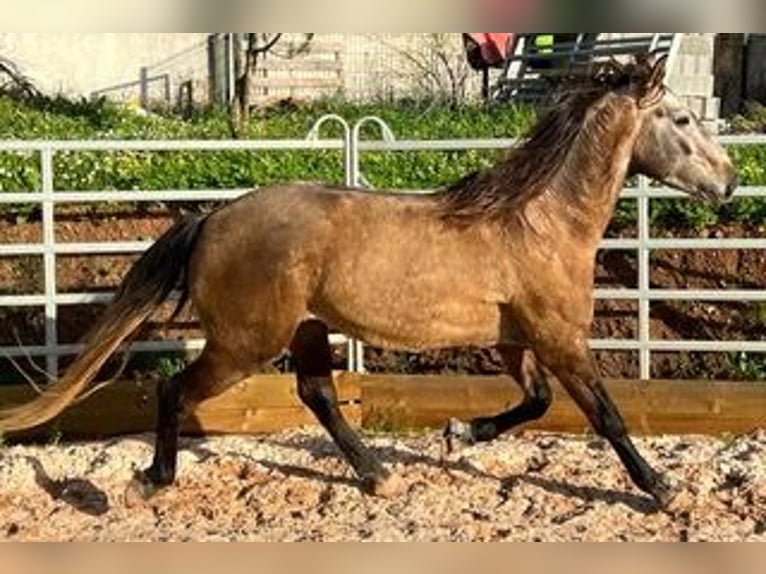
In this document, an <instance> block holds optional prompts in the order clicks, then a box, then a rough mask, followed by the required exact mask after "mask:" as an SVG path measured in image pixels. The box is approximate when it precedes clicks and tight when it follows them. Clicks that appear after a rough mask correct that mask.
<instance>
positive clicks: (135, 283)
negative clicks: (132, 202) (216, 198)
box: [0, 216, 205, 432]
mask: <svg viewBox="0 0 766 574" xmlns="http://www.w3.org/2000/svg"><path fill="white" fill-rule="evenodd" d="M204 220H205V218H204V216H188V217H186V218H184V219H183V220H181V221H179V222H178V223H176V224H175V225H174V226H173V227H171V228H170V229H169V230H168V231H166V232H165V233H164V234H163V235H162V236H161V237H160V238H159V239H158V240H157V241H156V242H155V243H154V245H152V246H151V247H150V248H149V249H148V250H147V251H146V252H145V253H144V254H143V256H141V258H140V259H139V260H138V261H137V262H136V263H135V264H134V265H133V267H131V269H130V271H128V274H127V275H126V276H125V278H124V279H123V281H122V283H121V284H120V286H119V288H118V290H117V294H116V295H115V298H114V300H113V301H112V302H111V303H110V304H109V306H108V307H107V308H106V310H105V311H104V313H103V315H102V316H101V319H100V320H99V321H98V323H96V325H95V326H94V327H93V328H92V329H91V330H90V331H89V333H88V334H87V335H86V336H85V349H83V351H82V352H81V353H80V354H79V355H78V357H77V358H76V359H75V361H74V363H72V365H71V366H70V367H69V368H68V369H67V371H66V373H65V374H64V375H63V377H62V378H61V379H60V380H58V381H57V382H56V383H54V384H52V385H51V386H50V388H48V389H46V391H45V392H44V393H43V394H41V395H40V396H39V397H37V398H36V399H35V400H33V401H31V402H29V403H27V404H25V405H21V406H18V407H13V408H10V409H7V410H3V411H0V432H7V431H14V430H23V429H27V428H31V427H34V426H37V425H40V424H42V423H44V422H46V421H48V420H50V419H52V418H53V417H55V416H56V415H58V414H59V413H61V411H63V410H64V409H65V408H66V407H67V406H68V405H69V404H71V403H72V401H74V400H75V399H76V398H77V397H78V396H79V395H80V394H81V393H82V391H83V390H84V389H85V388H86V387H87V386H88V384H89V383H90V382H91V381H92V380H93V378H94V377H95V376H96V374H97V373H98V371H99V369H101V367H102V366H103V365H104V363H105V362H106V360H107V359H108V358H109V356H110V355H111V354H112V353H114V351H116V350H117V348H118V347H119V346H120V344H121V343H122V342H123V341H124V340H125V339H126V338H127V337H128V336H129V335H130V334H131V333H133V332H134V331H135V330H136V329H137V328H138V327H139V326H140V325H141V324H142V323H143V322H144V321H146V320H147V319H148V318H149V317H150V316H151V314H152V313H153V312H154V311H155V310H156V309H157V307H159V306H160V305H161V304H162V303H163V302H164V301H165V300H166V299H167V298H168V296H169V295H170V293H171V292H172V291H173V290H174V289H180V291H181V300H180V302H179V306H178V307H177V308H176V312H178V310H179V309H180V307H181V306H182V305H183V303H184V302H185V301H186V299H187V298H188V293H189V285H188V281H187V270H188V266H189V259H190V257H191V254H192V251H193V249H194V244H195V242H196V240H197V237H198V236H199V233H200V231H201V229H202V224H203V223H204Z"/></svg>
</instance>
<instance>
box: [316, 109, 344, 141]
mask: <svg viewBox="0 0 766 574" xmlns="http://www.w3.org/2000/svg"><path fill="white" fill-rule="evenodd" d="M327 122H337V123H339V124H340V125H341V127H342V128H343V136H344V137H343V139H345V140H346V141H347V142H348V141H349V140H350V138H351V126H349V125H348V122H347V121H346V120H345V119H344V118H342V117H341V116H339V115H338V114H326V115H324V116H322V117H321V118H319V119H318V120H317V121H315V122H314V125H313V126H311V129H310V130H309V131H308V133H307V134H306V139H307V140H310V141H311V140H318V139H319V133H320V130H321V129H322V126H323V125H324V124H326V123H327Z"/></svg>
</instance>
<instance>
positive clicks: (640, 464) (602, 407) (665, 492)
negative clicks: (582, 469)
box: [536, 332, 675, 508]
mask: <svg viewBox="0 0 766 574" xmlns="http://www.w3.org/2000/svg"><path fill="white" fill-rule="evenodd" d="M559 333H561V332H559ZM561 340H562V338H559V337H557V338H556V339H555V340H553V341H545V342H542V343H541V344H540V345H539V346H538V347H537V348H536V351H537V353H538V356H539V358H540V361H541V362H542V363H543V364H544V365H545V366H546V367H548V368H549V369H550V370H551V371H552V372H553V374H554V375H556V377H557V378H558V379H559V380H560V381H561V384H562V386H563V387H564V388H565V389H566V390H567V392H568V393H569V394H570V396H571V397H572V398H573V399H574V401H575V402H576V403H577V405H578V406H579V407H580V409H581V410H582V411H583V412H584V413H585V416H586V417H587V418H588V421H590V423H591V425H592V426H593V428H594V430H595V431H596V432H597V433H598V434H599V435H600V436H602V437H604V438H606V439H607V440H608V441H609V443H610V444H611V445H612V447H613V448H614V449H615V451H616V452H617V455H618V456H619V458H620V460H621V461H622V463H623V464H624V465H625V468H626V469H627V471H628V474H629V475H630V477H631V478H632V479H633V482H634V483H635V484H636V486H638V487H639V488H640V489H641V490H643V491H644V492H646V493H648V494H650V495H652V496H653V497H654V499H655V500H656V501H657V502H658V503H659V504H660V505H661V506H662V507H663V508H667V507H668V506H669V505H670V503H671V502H672V501H673V500H674V498H675V492H674V490H673V489H672V488H671V486H670V484H669V483H668V481H667V480H666V479H665V478H664V477H663V476H662V475H661V474H659V473H658V472H656V471H655V470H654V469H652V467H651V466H649V464H648V463H647V462H646V460H644V458H643V457H642V456H641V455H640V454H639V453H638V451H637V450H636V448H635V446H634V445H633V442H632V441H631V440H630V437H629V436H628V433H627V429H626V427H625V423H624V421H623V419H622V416H621V415H620V413H619V411H618V410H617V407H616V406H615V404H614V403H613V402H612V399H611V398H610V397H609V395H608V394H607V392H606V389H605V388H604V385H603V383H602V381H601V378H600V376H599V375H598V372H597V369H596V365H595V361H594V359H593V356H592V353H591V351H590V349H589V347H588V344H587V340H586V336H585V335H584V334H582V335H580V336H577V337H573V338H572V339H570V340H574V344H570V345H568V346H564V345H562V344H560V343H559V341H561Z"/></svg>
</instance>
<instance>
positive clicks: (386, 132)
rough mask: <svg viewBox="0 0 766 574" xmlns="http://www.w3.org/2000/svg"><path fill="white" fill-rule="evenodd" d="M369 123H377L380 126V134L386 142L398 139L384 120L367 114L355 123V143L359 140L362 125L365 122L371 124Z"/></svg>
mask: <svg viewBox="0 0 766 574" xmlns="http://www.w3.org/2000/svg"><path fill="white" fill-rule="evenodd" d="M369 123H373V124H376V125H377V126H378V127H380V134H381V136H382V138H383V141H385V142H394V141H396V136H394V132H393V131H392V130H391V128H390V127H389V126H388V124H387V123H386V122H385V121H384V120H382V119H380V118H379V117H378V116H365V117H363V118H362V119H360V120H358V121H357V122H356V123H355V124H354V130H353V138H354V143H355V144H356V143H358V142H359V137H360V134H361V130H362V127H363V126H364V125H365V124H369Z"/></svg>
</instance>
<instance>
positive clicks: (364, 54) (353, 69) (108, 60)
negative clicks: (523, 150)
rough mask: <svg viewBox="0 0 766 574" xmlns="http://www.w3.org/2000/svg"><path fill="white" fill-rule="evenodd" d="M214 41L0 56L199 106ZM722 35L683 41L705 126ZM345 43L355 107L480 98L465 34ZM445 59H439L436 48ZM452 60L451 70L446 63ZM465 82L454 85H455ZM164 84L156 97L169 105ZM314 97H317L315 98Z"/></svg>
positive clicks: (181, 37)
mask: <svg viewBox="0 0 766 574" xmlns="http://www.w3.org/2000/svg"><path fill="white" fill-rule="evenodd" d="M207 36H208V34H206V33H186V34H181V33H164V34H163V33H154V34H150V33H143V34H139V33H125V34H113V33H109V34H38V33H2V34H0V55H2V56H4V57H6V58H8V59H10V60H12V61H14V62H15V63H16V64H17V65H18V66H19V67H20V68H21V70H22V71H23V72H25V73H26V74H27V75H28V76H29V77H31V79H32V80H33V81H34V82H35V84H36V85H37V86H39V87H40V88H41V89H43V90H44V91H46V92H49V93H57V92H61V93H65V94H68V95H74V94H79V95H86V96H87V95H90V94H91V93H92V92H95V91H100V90H104V89H108V88H115V87H116V86H119V85H120V84H123V83H128V82H133V83H135V82H137V80H138V78H139V72H140V69H141V67H142V66H147V67H149V72H150V76H161V77H163V80H164V78H165V77H166V78H167V79H168V81H169V83H170V91H171V98H172V99H173V100H175V98H176V96H177V90H178V86H179V84H180V82H183V81H187V80H192V81H193V83H194V87H195V90H194V96H195V101H197V102H200V103H205V102H206V101H207V98H208V91H209V90H208V74H209V70H208V55H207V41H206V39H207ZM713 38H714V34H683V35H682V42H681V44H680V47H679V51H678V54H677V55H676V57H675V65H674V67H673V69H672V70H671V77H670V83H671V86H672V87H673V88H674V89H675V90H676V91H677V92H679V93H681V94H683V95H686V96H689V98H690V102H691V103H692V104H693V106H694V107H695V109H696V110H697V111H698V113H699V114H700V115H701V116H702V117H704V118H705V119H714V118H715V117H717V115H718V101H717V100H716V99H715V98H713V45H714V42H713ZM323 41H324V42H334V43H341V44H342V46H343V51H342V54H341V56H342V59H343V66H344V93H345V95H346V97H349V98H353V99H369V98H379V97H384V98H385V97H392V96H393V97H395V96H408V95H417V94H424V93H428V91H429V90H431V89H434V88H435V87H438V86H440V87H441V88H445V87H446V88H448V89H449V88H452V87H455V84H458V85H459V86H458V87H459V88H461V89H465V90H466V92H467V93H468V94H472V95H475V96H478V94H479V75H478V74H477V73H475V72H473V71H471V70H469V69H468V66H467V64H466V62H465V57H464V55H463V51H462V41H461V38H460V34H459V33H445V34H412V33H411V34H317V36H316V42H317V45H318V46H319V45H321V43H322V42H323ZM437 47H438V50H439V51H440V52H441V53H442V54H443V55H444V56H445V58H439V57H437V56H436V52H435V51H434V48H437ZM445 59H446V63H445ZM451 77H452V78H457V81H456V82H455V81H452V80H450V78H451ZM164 89H165V85H164V82H163V81H162V80H158V81H155V82H153V83H152V84H151V93H150V96H151V97H153V98H162V97H164ZM108 93H109V94H110V95H112V96H115V97H119V98H122V99H137V98H138V87H137V86H136V85H134V86H133V87H130V88H126V89H116V88H115V89H112V90H111V91H109V92H108ZM306 95H307V96H310V95H312V94H310V93H307V94H306Z"/></svg>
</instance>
